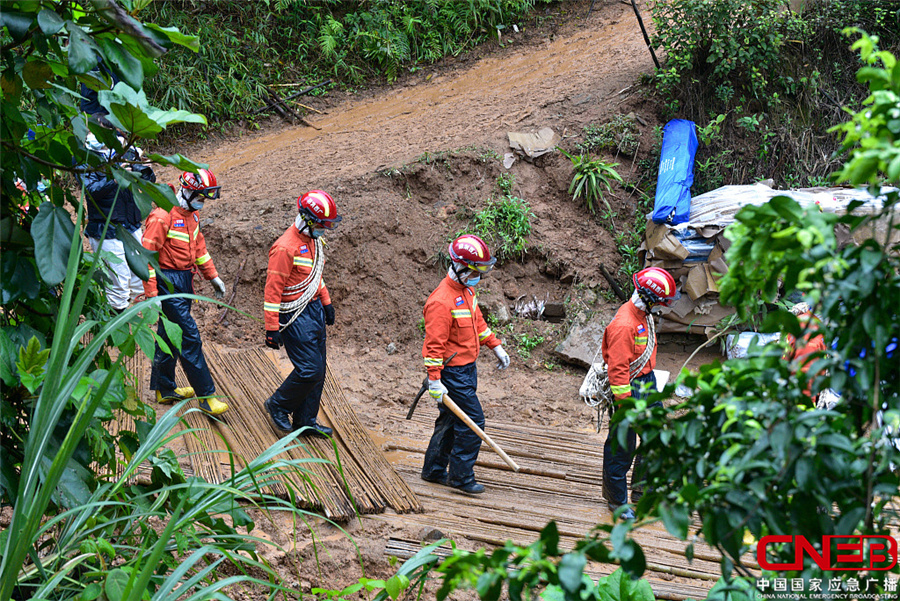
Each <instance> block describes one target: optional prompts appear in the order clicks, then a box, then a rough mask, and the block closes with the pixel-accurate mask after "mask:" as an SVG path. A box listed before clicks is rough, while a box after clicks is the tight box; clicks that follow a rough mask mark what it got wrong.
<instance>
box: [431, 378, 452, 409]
mask: <svg viewBox="0 0 900 601" xmlns="http://www.w3.org/2000/svg"><path fill="white" fill-rule="evenodd" d="M428 394H430V395H431V398H433V399H434V400H436V401H437V402H438V403H441V402H443V400H444V395H445V394H447V387H446V386H444V383H443V382H441V381H440V380H428Z"/></svg>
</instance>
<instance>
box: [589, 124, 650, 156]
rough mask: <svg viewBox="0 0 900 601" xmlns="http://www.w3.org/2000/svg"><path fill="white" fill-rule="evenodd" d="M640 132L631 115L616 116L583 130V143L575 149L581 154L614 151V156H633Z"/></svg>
mask: <svg viewBox="0 0 900 601" xmlns="http://www.w3.org/2000/svg"><path fill="white" fill-rule="evenodd" d="M639 136H640V131H639V130H638V127H637V123H636V120H635V117H634V115H633V114H631V115H616V116H615V117H613V118H612V120H611V121H608V122H606V123H603V124H600V125H596V124H589V125H587V126H585V128H584V141H583V142H581V143H579V144H578V146H577V148H578V150H580V151H581V152H582V153H583V154H587V153H591V152H595V153H596V152H601V151H603V150H612V149H615V152H616V154H619V153H622V154H625V155H629V156H631V155H633V154H634V153H636V152H637V149H638V137H639Z"/></svg>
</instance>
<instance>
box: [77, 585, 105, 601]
mask: <svg viewBox="0 0 900 601" xmlns="http://www.w3.org/2000/svg"><path fill="white" fill-rule="evenodd" d="M102 592H103V587H101V586H100V584H99V583H97V582H92V583H90V584H89V585H87V586H86V587H85V588H84V590H83V591H81V597H80V601H94V599H96V598H97V597H99V596H100V593H102Z"/></svg>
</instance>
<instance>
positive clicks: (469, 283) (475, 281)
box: [466, 275, 481, 288]
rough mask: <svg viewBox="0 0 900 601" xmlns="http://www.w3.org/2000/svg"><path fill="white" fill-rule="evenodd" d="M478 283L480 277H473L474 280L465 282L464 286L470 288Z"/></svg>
mask: <svg viewBox="0 0 900 601" xmlns="http://www.w3.org/2000/svg"><path fill="white" fill-rule="evenodd" d="M480 281H481V276H480V275H478V276H475V277H474V278H471V279H468V280H466V286H468V287H470V288H472V287H473V286H475V284H477V283H478V282H480Z"/></svg>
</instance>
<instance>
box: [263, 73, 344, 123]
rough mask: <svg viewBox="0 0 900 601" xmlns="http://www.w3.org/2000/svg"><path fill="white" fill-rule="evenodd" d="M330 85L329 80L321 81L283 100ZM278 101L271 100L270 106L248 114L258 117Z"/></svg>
mask: <svg viewBox="0 0 900 601" xmlns="http://www.w3.org/2000/svg"><path fill="white" fill-rule="evenodd" d="M330 83H331V80H330V79H326V80H325V81H323V82H322V83H317V84H316V85H314V86H309V87H308V88H304V89H303V90H300V91H299V92H295V93H293V94H291V95H290V96H288V97H287V98H285V100H293V99H294V98H296V97H298V96H303V95H304V94H309V93H310V92H312V91H313V90H315V89H316V88H321V87H322V86H327V85H328V84H330ZM278 100H280V99H278ZM278 100H274V99H273V101H272V103H271V104H268V105H266V106H264V107H263V108H261V109H258V110H255V111H253V112H252V113H250V114H251V115H258V114H259V113H262V112H265V111H267V110H269V109H271V108H272V107H274V106H276V105H277V104H278Z"/></svg>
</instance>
